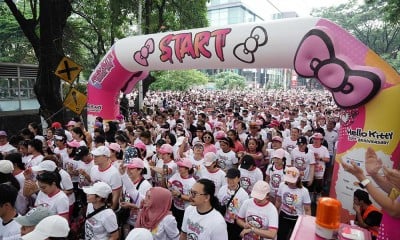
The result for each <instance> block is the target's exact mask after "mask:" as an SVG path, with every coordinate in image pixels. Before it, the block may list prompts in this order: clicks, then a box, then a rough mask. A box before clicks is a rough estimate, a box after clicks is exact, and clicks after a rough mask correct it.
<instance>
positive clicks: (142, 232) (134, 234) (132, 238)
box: [126, 228, 153, 240]
mask: <svg viewBox="0 0 400 240" xmlns="http://www.w3.org/2000/svg"><path fill="white" fill-rule="evenodd" d="M137 239H140V240H153V235H152V234H151V232H150V231H149V230H147V229H146V228H134V229H132V231H130V232H129V234H128V236H126V240H137Z"/></svg>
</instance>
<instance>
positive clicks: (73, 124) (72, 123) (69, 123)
mask: <svg viewBox="0 0 400 240" xmlns="http://www.w3.org/2000/svg"><path fill="white" fill-rule="evenodd" d="M75 124H76V122H75V121H69V122H68V123H67V124H66V125H65V126H67V127H70V126H75Z"/></svg>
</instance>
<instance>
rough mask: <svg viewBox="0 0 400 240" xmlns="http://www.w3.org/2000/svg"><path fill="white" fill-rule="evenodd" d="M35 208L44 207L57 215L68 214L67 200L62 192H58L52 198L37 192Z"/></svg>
mask: <svg viewBox="0 0 400 240" xmlns="http://www.w3.org/2000/svg"><path fill="white" fill-rule="evenodd" d="M35 206H45V207H47V208H48V209H50V210H51V211H53V212H54V213H56V214H58V215H63V214H67V213H69V200H68V197H67V195H66V194H65V193H64V192H63V191H61V190H60V191H59V192H58V193H56V194H55V195H54V196H51V197H49V196H48V195H47V194H44V193H43V192H42V191H39V193H38V195H37V198H36V201H35Z"/></svg>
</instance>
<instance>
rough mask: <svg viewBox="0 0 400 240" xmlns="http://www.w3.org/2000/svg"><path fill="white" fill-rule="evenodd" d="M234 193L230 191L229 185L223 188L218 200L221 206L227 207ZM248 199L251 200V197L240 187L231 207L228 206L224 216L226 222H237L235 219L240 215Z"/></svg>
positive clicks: (230, 204) (220, 190)
mask: <svg viewBox="0 0 400 240" xmlns="http://www.w3.org/2000/svg"><path fill="white" fill-rule="evenodd" d="M234 193H235V191H232V190H229V189H228V185H224V186H222V187H221V189H219V192H218V194H217V197H218V200H219V202H220V203H221V205H223V206H225V205H226V204H227V203H228V201H229V200H230V199H231V197H232V194H234ZM247 199H249V195H248V194H247V192H246V191H245V190H244V189H243V188H242V187H240V188H239V190H238V191H237V193H236V194H235V196H234V197H233V199H232V201H231V202H230V203H229V206H227V208H226V212H225V216H224V219H225V221H226V222H228V223H234V222H235V218H236V216H237V214H238V213H239V210H240V207H241V206H242V204H243V203H244V201H246V200H247Z"/></svg>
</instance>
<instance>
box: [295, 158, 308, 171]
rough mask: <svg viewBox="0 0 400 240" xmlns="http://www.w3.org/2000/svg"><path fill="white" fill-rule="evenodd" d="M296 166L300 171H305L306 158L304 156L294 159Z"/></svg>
mask: <svg viewBox="0 0 400 240" xmlns="http://www.w3.org/2000/svg"><path fill="white" fill-rule="evenodd" d="M294 166H295V167H296V168H297V169H298V170H299V171H305V170H306V168H307V166H306V160H305V159H304V158H303V157H296V158H295V159H294Z"/></svg>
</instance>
